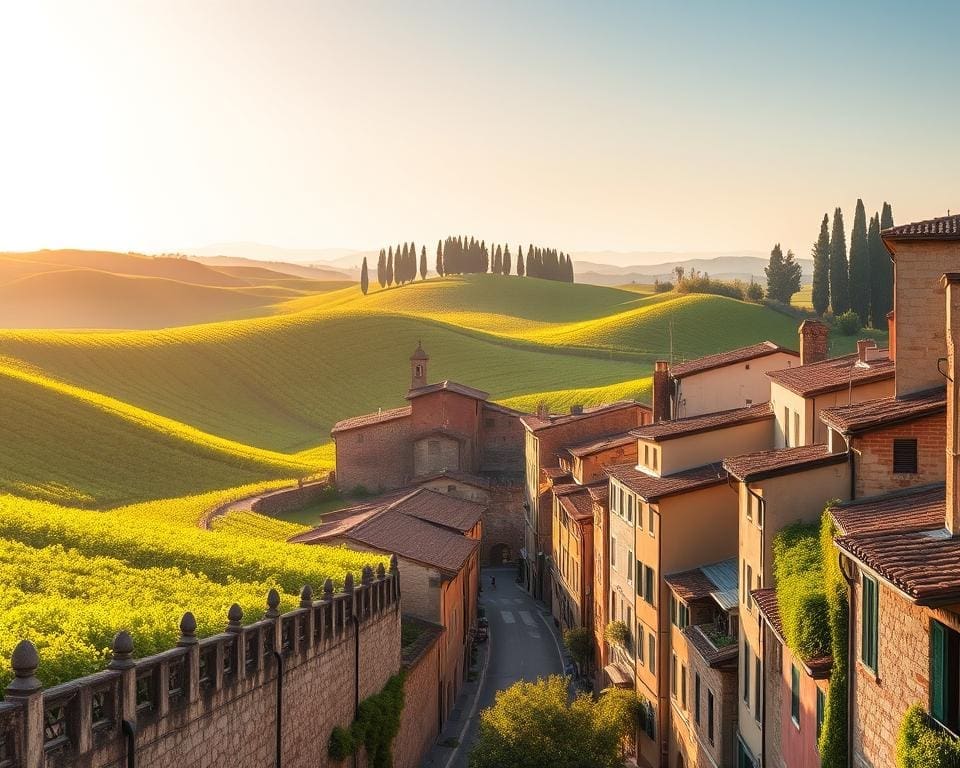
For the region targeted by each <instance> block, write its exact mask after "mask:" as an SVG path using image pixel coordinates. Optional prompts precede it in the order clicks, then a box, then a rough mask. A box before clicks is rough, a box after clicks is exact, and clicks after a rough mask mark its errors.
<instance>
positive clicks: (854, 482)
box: [843, 435, 857, 501]
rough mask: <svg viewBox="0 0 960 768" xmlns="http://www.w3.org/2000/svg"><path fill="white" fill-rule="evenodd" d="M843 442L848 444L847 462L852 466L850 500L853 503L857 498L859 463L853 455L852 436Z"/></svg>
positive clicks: (844, 437) (847, 436)
mask: <svg viewBox="0 0 960 768" xmlns="http://www.w3.org/2000/svg"><path fill="white" fill-rule="evenodd" d="M843 440H844V442H845V443H846V444H847V461H848V463H849V464H850V500H851V501H853V500H854V499H855V498H857V462H856V460H855V457H854V454H853V445H852V443H851V440H850V436H849V435H844V436H843Z"/></svg>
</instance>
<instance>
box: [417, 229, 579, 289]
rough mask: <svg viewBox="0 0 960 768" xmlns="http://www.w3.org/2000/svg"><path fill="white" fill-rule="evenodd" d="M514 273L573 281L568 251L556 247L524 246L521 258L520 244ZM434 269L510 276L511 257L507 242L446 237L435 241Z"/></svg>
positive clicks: (453, 273) (441, 273) (511, 268)
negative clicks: (489, 242)
mask: <svg viewBox="0 0 960 768" xmlns="http://www.w3.org/2000/svg"><path fill="white" fill-rule="evenodd" d="M515 264H516V267H515V269H516V274H517V275H519V276H520V277H524V276H525V275H526V276H528V277H539V278H543V279H544V280H559V281H561V282H566V283H572V282H573V261H571V259H570V256H569V254H564V253H561V252H559V251H558V250H557V249H555V248H541V247H537V246H533V245H529V246H527V255H526V259H524V254H523V246H522V245H521V246H519V247H518V248H517V257H516V262H515ZM436 270H437V274H438V275H466V274H483V273H486V272H490V273H491V274H494V275H509V274H511V273H512V272H513V270H514V260H513V256H512V255H511V253H510V246H509V245H494V244H493V243H491V244H490V245H489V247H488V246H487V244H486V241H484V240H477V239H476V238H474V237H469V238H468V237H463V236H457V237H448V238H446V239H445V240H442V241H440V242H438V243H437V261H436Z"/></svg>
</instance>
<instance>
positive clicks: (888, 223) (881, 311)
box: [812, 200, 893, 328]
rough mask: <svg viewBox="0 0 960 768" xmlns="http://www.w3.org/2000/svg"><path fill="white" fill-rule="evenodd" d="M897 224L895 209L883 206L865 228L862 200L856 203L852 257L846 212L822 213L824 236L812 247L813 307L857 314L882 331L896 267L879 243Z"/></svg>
mask: <svg viewBox="0 0 960 768" xmlns="http://www.w3.org/2000/svg"><path fill="white" fill-rule="evenodd" d="M892 226H893V208H892V207H891V206H890V203H884V204H883V208H882V210H881V212H880V213H875V214H874V215H873V216H872V217H871V218H870V223H869V225H868V224H867V216H866V210H865V209H864V206H863V200H857V207H856V210H855V211H854V214H853V229H852V231H851V233H850V254H849V259H848V257H847V239H846V235H845V233H844V226H843V211H841V210H840V209H839V208H837V209H835V210H834V212H833V224H832V227H831V223H830V217H829V216H828V215H827V214H824V215H823V221H822V222H821V223H820V236H819V237H818V238H817V240H816V242H815V243H814V244H813V249H812V252H813V309H814V311H815V312H816V313H817V314H818V315H822V314H824V313H825V312H826V311H827V309H831V310H833V314H834V315H842V314H843V313H844V312H847V311H848V310H853V311H854V312H856V313H857V315H858V316H859V317H860V321H861V322H862V323H864V324H866V323H869V324H870V325H872V326H873V327H874V328H882V327H883V326H884V324H885V323H886V316H887V313H888V312H889V311H890V310H891V309H892V308H893V265H892V264H891V262H890V254H888V253H887V249H886V247H885V246H884V244H883V241H882V240H881V239H880V231H881V230H883V229H887V228H888V227H892Z"/></svg>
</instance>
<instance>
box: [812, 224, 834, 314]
mask: <svg viewBox="0 0 960 768" xmlns="http://www.w3.org/2000/svg"><path fill="white" fill-rule="evenodd" d="M829 306H830V217H829V216H827V214H823V221H822V222H820V236H819V237H818V238H817V242H815V243H814V244H813V311H814V312H816V313H817V314H818V315H821V316H822V315H823V313H824V312H826V311H827V309H828V308H829Z"/></svg>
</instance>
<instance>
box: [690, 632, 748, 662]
mask: <svg viewBox="0 0 960 768" xmlns="http://www.w3.org/2000/svg"><path fill="white" fill-rule="evenodd" d="M683 636H684V637H686V638H687V640H688V641H689V643H690V645H692V646H693V647H694V648H695V649H696V651H697V653H699V654H700V656H702V657H703V660H704V661H705V662H706V663H707V666H709V667H713V668H716V667H720V666H723V665H725V664H728V663H730V662H733V663H736V661H737V653H738V647H737V643H730V645H725V646H724V647H723V648H717V647H716V646H715V645H714V644H713V643H712V642H710V640H709V639H708V638H707V636H706V635H705V634H704V633H703V630H702V629H700V626H699V625H698V624H690V625H688V626H686V627H684V629H683Z"/></svg>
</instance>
